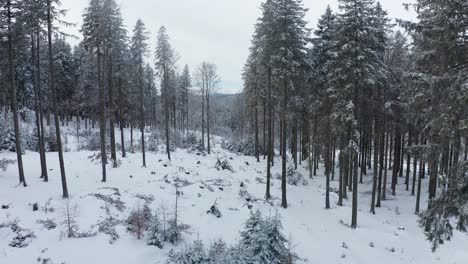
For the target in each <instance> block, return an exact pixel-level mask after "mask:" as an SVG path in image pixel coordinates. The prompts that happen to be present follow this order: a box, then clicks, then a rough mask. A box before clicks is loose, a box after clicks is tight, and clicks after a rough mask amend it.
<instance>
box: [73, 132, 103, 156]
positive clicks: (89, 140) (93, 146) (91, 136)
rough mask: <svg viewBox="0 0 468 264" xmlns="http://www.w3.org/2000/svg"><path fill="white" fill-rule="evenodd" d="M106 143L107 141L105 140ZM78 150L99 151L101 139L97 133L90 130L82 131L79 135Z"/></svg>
mask: <svg viewBox="0 0 468 264" xmlns="http://www.w3.org/2000/svg"><path fill="white" fill-rule="evenodd" d="M106 142H109V141H107V139H106ZM78 150H89V151H100V150H101V138H100V135H99V132H98V131H95V130H92V129H87V130H83V131H82V132H81V135H80V144H79V146H78Z"/></svg>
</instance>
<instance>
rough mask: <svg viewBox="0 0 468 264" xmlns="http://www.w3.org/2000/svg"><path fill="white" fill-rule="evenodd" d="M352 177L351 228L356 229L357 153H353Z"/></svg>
mask: <svg viewBox="0 0 468 264" xmlns="http://www.w3.org/2000/svg"><path fill="white" fill-rule="evenodd" d="M353 163H354V166H353V168H354V177H353V201H352V214H351V228H356V227H357V211H358V204H357V202H358V166H359V164H358V153H357V152H356V153H353Z"/></svg>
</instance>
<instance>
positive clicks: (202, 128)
mask: <svg viewBox="0 0 468 264" xmlns="http://www.w3.org/2000/svg"><path fill="white" fill-rule="evenodd" d="M203 85H205V84H203ZM203 89H204V90H205V89H206V88H203ZM201 122H202V123H201V133H202V148H203V150H205V92H202V115H201Z"/></svg>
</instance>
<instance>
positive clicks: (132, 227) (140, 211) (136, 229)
mask: <svg viewBox="0 0 468 264" xmlns="http://www.w3.org/2000/svg"><path fill="white" fill-rule="evenodd" d="M150 219H151V210H150V209H149V207H148V206H147V205H145V206H144V207H143V208H142V207H141V206H140V205H138V206H137V208H136V209H133V210H132V211H131V212H130V215H129V216H128V218H127V221H126V223H127V230H128V231H129V232H130V233H132V234H134V235H135V236H136V237H137V238H138V239H140V238H141V237H142V236H143V233H144V232H145V231H146V230H147V229H148V227H149V224H150V222H149V221H150Z"/></svg>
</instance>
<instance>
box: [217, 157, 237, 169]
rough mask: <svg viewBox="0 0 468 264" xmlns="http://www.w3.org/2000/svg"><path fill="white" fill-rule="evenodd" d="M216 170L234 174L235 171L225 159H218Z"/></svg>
mask: <svg viewBox="0 0 468 264" xmlns="http://www.w3.org/2000/svg"><path fill="white" fill-rule="evenodd" d="M215 168H216V169H217V170H228V171H230V172H234V169H233V168H232V166H231V164H230V163H229V160H228V159H227V158H223V159H220V158H217V161H216V164H215Z"/></svg>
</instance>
